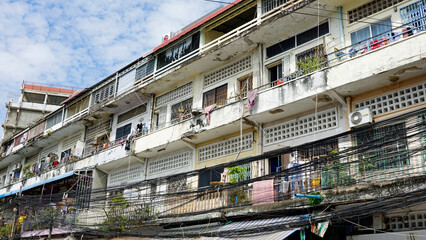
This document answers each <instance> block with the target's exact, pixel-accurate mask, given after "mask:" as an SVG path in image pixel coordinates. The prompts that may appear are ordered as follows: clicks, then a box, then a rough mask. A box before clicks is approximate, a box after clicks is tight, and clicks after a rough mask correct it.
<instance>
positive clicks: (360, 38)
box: [351, 18, 392, 45]
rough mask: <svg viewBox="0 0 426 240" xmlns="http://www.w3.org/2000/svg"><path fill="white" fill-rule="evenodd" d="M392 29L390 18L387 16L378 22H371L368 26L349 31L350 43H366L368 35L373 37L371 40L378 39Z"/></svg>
mask: <svg viewBox="0 0 426 240" xmlns="http://www.w3.org/2000/svg"><path fill="white" fill-rule="evenodd" d="M391 31H392V22H391V18H387V19H385V20H382V21H380V22H378V23H375V24H371V25H370V26H367V27H364V28H361V29H359V30H358V31H355V32H352V33H351V43H352V44H356V43H360V44H361V45H362V44H366V43H367V42H368V40H369V38H370V37H373V39H371V41H374V40H379V39H380V38H382V37H383V36H385V35H387V34H388V33H390V32H391Z"/></svg>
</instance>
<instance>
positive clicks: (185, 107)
mask: <svg viewBox="0 0 426 240" xmlns="http://www.w3.org/2000/svg"><path fill="white" fill-rule="evenodd" d="M191 115H192V98H190V99H187V100H185V101H183V102H180V103H177V104H175V105H172V116H171V122H172V123H176V122H179V121H182V120H185V119H188V118H190V117H191Z"/></svg>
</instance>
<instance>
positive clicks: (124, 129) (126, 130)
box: [115, 123, 132, 139]
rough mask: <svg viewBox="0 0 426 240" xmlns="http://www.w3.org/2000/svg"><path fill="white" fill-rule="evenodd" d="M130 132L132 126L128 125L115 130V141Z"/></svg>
mask: <svg viewBox="0 0 426 240" xmlns="http://www.w3.org/2000/svg"><path fill="white" fill-rule="evenodd" d="M131 130H132V124H131V123H129V124H127V125H125V126H123V127H120V128H117V131H116V132H115V139H120V138H123V137H125V136H127V135H129V134H130V131H131Z"/></svg>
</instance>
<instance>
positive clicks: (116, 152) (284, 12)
mask: <svg viewBox="0 0 426 240" xmlns="http://www.w3.org/2000/svg"><path fill="white" fill-rule="evenodd" d="M425 18H426V3H425V1H424V0H420V1H419V0H416V1H411V0H410V1H407V0H374V1H364V0H363V1H346V0H342V1H334V0H321V1H313V0H236V1H234V2H232V3H231V4H228V5H226V6H224V7H223V8H220V9H218V10H217V11H215V12H213V13H211V14H209V15H207V16H205V17H204V18H202V19H201V20H199V21H197V22H195V23H193V24H192V25H190V26H188V27H186V28H184V30H182V31H180V32H179V33H177V34H174V36H173V37H167V38H165V40H164V41H163V42H162V43H161V44H160V45H159V46H157V47H156V48H154V49H153V50H152V51H150V52H148V53H146V54H144V55H143V56H142V57H140V58H139V59H136V60H135V61H133V62H132V63H129V64H128V65H127V66H126V67H124V68H122V69H120V70H118V71H117V72H115V73H112V74H111V75H110V76H109V77H107V78H105V79H103V80H101V81H99V82H98V83H97V84H95V85H93V86H90V87H88V88H86V89H84V90H82V91H80V92H78V93H76V94H74V95H73V96H72V97H70V98H68V99H67V100H65V101H63V102H62V104H61V107H60V108H59V109H57V110H55V111H53V112H51V113H49V114H48V115H47V116H46V117H45V119H43V120H40V121H39V122H37V123H36V124H35V125H34V126H32V127H29V128H27V129H25V130H23V131H22V132H21V133H20V134H27V133H28V134H27V135H30V134H29V133H30V132H31V131H36V133H37V134H32V137H31V138H30V137H28V138H27V140H26V141H25V142H24V143H22V148H19V149H16V150H11V151H8V152H6V153H5V154H4V156H3V158H2V159H1V160H0V177H1V179H4V180H3V181H2V185H1V186H2V188H1V189H0V200H1V199H3V203H4V206H14V207H15V209H13V208H12V207H4V208H3V214H2V216H4V219H7V220H8V222H7V224H12V225H13V230H14V231H12V232H14V233H10V234H18V232H19V234H20V237H21V238H35V237H37V238H38V237H40V236H47V235H49V234H50V235H54V236H55V235H56V236H64V235H72V234H74V235H76V234H77V235H78V234H80V236H82V237H83V235H84V236H86V237H88V236H97V237H99V236H101V235H103V234H105V233H108V234H109V235H108V236H112V235H114V234H119V235H126V234H129V235H133V236H135V235H136V236H139V237H157V238H170V237H176V238H183V237H187V238H192V237H198V238H199V237H203V238H206V239H210V238H211V239H217V238H219V237H220V238H225V239H227V238H229V239H251V238H258V239H285V238H288V239H293V238H296V235H297V236H299V234H295V233H296V232H297V233H300V234H301V235H302V236H305V237H306V236H308V237H311V238H313V239H316V238H320V237H319V236H321V237H325V238H331V237H333V239H334V238H336V239H345V238H346V239H389V236H390V234H393V235H392V236H393V237H395V236H399V237H401V239H402V238H404V239H406V238H408V237H412V236H420V235H424V234H425V233H426V227H425V226H426V225H425V224H426V202H425V201H426V199H423V198H424V196H423V195H424V191H425V188H424V184H423V183H424V179H425V174H424V169H425V158H426V155H425V154H426V150H425V144H424V143H425V125H424V124H425V116H426V108H425V107H426V105H425V95H426V61H425V56H426V48H425V47H426V45H425V42H426V32H425V31H424V30H425V29H426V28H425V25H426V20H425ZM35 129H37V130H35ZM18 137H19V134H18V135H17V137H16V138H18ZM16 138H15V139H16ZM2 144H3V149H10V147H11V145H12V144H13V141H6V142H5V141H4V142H3V143H2ZM16 163H22V166H23V168H22V169H14V168H13V167H12V166H13V165H14V164H16ZM16 172H19V177H18V178H19V179H18V180H17V181H13V182H10V181H8V180H7V178H8V176H9V175H10V174H11V173H13V174H14V173H16ZM2 176H5V177H2ZM295 194H296V195H295ZM317 198H319V199H317ZM316 199H317V201H316ZM17 206H19V207H17ZM37 209H39V211H37ZM43 209H50V210H55V211H58V215H55V216H53V215H52V211H45V212H48V213H49V214H44V215H43ZM55 211H53V212H55ZM19 217H21V218H22V219H23V220H22V224H19V223H17V222H18V221H17V220H16V219H18V218H19ZM43 217H44V218H45V219H46V220H45V221H43V220H40V219H44V218H43ZM53 218H54V219H56V220H55V222H54V223H52V221H51V219H53ZM13 219H15V221H14V220H13ZM306 226H310V227H309V228H306ZM49 228H50V229H51V231H49ZM49 232H50V233H49ZM395 233H396V234H395ZM395 239H396V238H395ZM398 239H399V238H398Z"/></svg>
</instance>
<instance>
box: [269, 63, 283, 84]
mask: <svg viewBox="0 0 426 240" xmlns="http://www.w3.org/2000/svg"><path fill="white" fill-rule="evenodd" d="M268 70H269V81H270V82H275V81H277V80H280V79H281V78H282V77H283V65H282V64H278V65H276V66H273V67H271V68H269V69H268Z"/></svg>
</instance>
